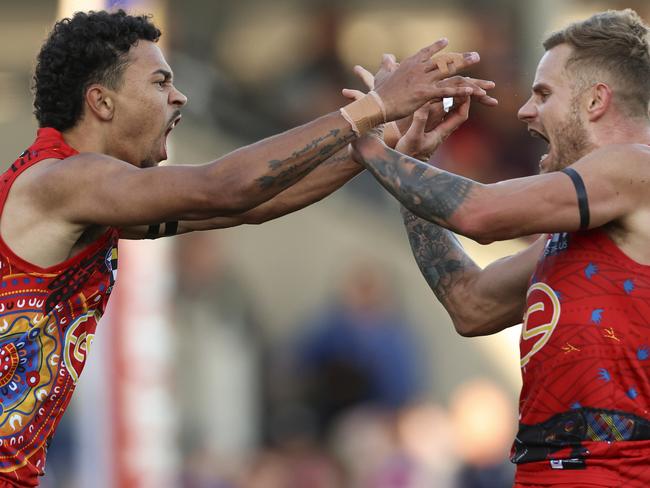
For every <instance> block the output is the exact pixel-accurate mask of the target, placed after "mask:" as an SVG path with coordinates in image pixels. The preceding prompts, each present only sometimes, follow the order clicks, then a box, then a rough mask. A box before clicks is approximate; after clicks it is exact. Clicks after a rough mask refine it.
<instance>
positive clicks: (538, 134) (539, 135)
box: [528, 128, 551, 170]
mask: <svg viewBox="0 0 650 488" xmlns="http://www.w3.org/2000/svg"><path fill="white" fill-rule="evenodd" d="M528 133H529V134H530V135H531V136H533V137H537V138H539V139H542V140H543V141H546V144H548V148H547V150H546V153H545V154H542V156H541V157H540V158H539V167H540V169H541V170H544V167H545V164H544V162H545V160H546V159H547V158H548V156H549V154H550V153H551V141H550V140H549V138H548V137H547V136H546V135H544V134H542V133H541V132H540V131H538V130H535V129H531V128H529V129H528Z"/></svg>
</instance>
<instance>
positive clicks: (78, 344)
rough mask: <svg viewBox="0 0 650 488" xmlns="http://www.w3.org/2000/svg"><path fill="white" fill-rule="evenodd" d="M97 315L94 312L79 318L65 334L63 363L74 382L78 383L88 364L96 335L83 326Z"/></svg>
mask: <svg viewBox="0 0 650 488" xmlns="http://www.w3.org/2000/svg"><path fill="white" fill-rule="evenodd" d="M94 314H95V311H94V310H91V311H90V312H88V313H86V314H85V315H82V316H81V317H79V318H77V320H75V321H74V322H73V323H72V324H71V325H70V327H68V330H67V331H66V333H65V349H64V354H63V361H64V362H65V366H66V368H67V369H68V373H70V376H71V377H72V380H73V381H74V382H75V383H76V382H77V380H78V379H79V376H80V375H81V372H82V371H83V369H84V365H85V364H86V358H87V357H88V354H89V353H90V346H92V343H93V339H94V338H95V335H94V334H92V333H90V332H88V330H87V329H86V327H83V324H84V323H85V322H86V321H87V320H88V319H89V318H91V317H92V316H93V315H94Z"/></svg>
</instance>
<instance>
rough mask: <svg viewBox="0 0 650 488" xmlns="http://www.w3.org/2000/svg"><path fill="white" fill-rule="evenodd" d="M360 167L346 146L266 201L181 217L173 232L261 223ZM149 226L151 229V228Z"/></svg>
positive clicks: (133, 235)
mask: <svg viewBox="0 0 650 488" xmlns="http://www.w3.org/2000/svg"><path fill="white" fill-rule="evenodd" d="M361 171H363V167H362V166H360V165H359V164H358V163H356V162H355V161H353V160H352V158H351V157H350V155H349V150H348V148H347V147H345V148H344V149H341V150H340V151H339V152H337V153H336V154H335V155H334V156H332V157H330V158H328V159H326V160H325V161H324V162H323V163H322V164H321V165H320V166H319V167H318V168H316V169H315V170H314V171H312V172H311V173H310V174H308V175H307V176H306V177H304V178H303V179H302V180H300V181H299V182H298V183H296V184H295V185H293V186H292V187H290V188H288V189H286V190H285V191H283V192H282V193H280V194H279V195H276V196H275V197H273V198H272V199H271V200H269V201H268V202H264V203H263V204H261V205H258V206H257V207H255V208H253V209H251V210H249V211H247V212H244V213H241V214H238V215H229V216H223V217H214V218H209V219H200V220H183V221H181V222H179V223H178V227H177V228H175V230H174V235H178V234H185V233H187V232H192V231H197V230H210V229H223V228H226V227H235V226H238V225H242V224H261V223H264V222H267V221H269V220H273V219H276V218H278V217H282V216H284V215H287V214H289V213H292V212H295V211H297V210H300V209H302V208H304V207H306V206H308V205H311V204H312V203H315V202H318V201H319V200H321V199H323V198H325V197H326V196H328V195H329V194H331V193H333V192H334V191H336V190H338V189H339V188H340V187H341V186H343V185H344V184H345V183H347V182H348V181H350V180H351V179H352V178H353V177H355V176H356V175H358V174H359V173H360V172H361ZM168 228H169V226H168V225H166V224H162V225H153V226H134V227H129V228H125V229H122V232H121V236H122V238H125V239H145V238H158V237H165V235H167V234H166V232H167V231H168ZM152 229H153V230H152Z"/></svg>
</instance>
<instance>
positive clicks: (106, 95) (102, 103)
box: [85, 83, 115, 121]
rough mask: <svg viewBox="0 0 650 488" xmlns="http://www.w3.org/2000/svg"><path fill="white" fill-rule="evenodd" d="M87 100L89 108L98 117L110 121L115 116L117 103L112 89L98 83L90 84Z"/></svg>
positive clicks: (87, 90)
mask: <svg viewBox="0 0 650 488" xmlns="http://www.w3.org/2000/svg"><path fill="white" fill-rule="evenodd" d="M85 101H86V106H87V108H88V110H89V111H90V112H91V113H93V114H94V115H95V116H96V117H97V118H99V119H101V120H103V121H109V120H111V119H112V118H113V113H114V112H115V104H114V102H113V99H112V92H111V90H109V89H107V88H106V87H105V86H102V85H100V84H98V83H95V84H92V85H90V86H89V87H88V88H87V89H86V96H85Z"/></svg>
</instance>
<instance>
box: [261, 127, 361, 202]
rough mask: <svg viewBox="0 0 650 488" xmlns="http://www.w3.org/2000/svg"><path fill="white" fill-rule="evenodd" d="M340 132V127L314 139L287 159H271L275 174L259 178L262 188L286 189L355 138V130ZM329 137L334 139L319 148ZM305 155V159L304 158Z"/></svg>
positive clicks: (271, 166) (270, 164) (270, 166)
mask: <svg viewBox="0 0 650 488" xmlns="http://www.w3.org/2000/svg"><path fill="white" fill-rule="evenodd" d="M340 132H341V131H340V130H339V129H332V130H331V131H329V132H328V133H327V134H325V135H324V136H320V137H318V138H317V139H314V140H313V141H311V142H310V143H309V144H307V145H306V146H305V147H303V148H302V149H299V150H297V151H294V152H293V153H292V154H291V156H289V157H287V158H285V159H273V160H271V161H269V168H270V169H271V170H272V171H274V172H275V174H273V175H269V176H263V177H261V178H258V180H257V181H258V183H259V185H260V188H261V189H263V190H268V189H269V188H272V187H274V186H275V187H280V188H282V189H284V188H287V187H288V186H291V185H292V184H293V183H295V182H296V181H298V180H299V179H300V178H302V177H303V176H305V175H306V174H308V173H309V172H310V171H312V170H313V169H314V168H316V167H317V166H318V165H319V164H320V163H322V162H323V161H325V160H326V159H327V158H329V157H330V156H332V154H334V152H335V151H337V150H339V149H341V147H343V146H344V145H345V144H347V143H348V142H350V141H351V140H352V139H354V138H355V135H354V133H353V132H350V133H349V134H348V135H346V136H340V135H339V133H340ZM328 139H333V140H332V142H329V143H327V144H324V145H322V146H320V148H319V145H320V144H321V143H324V142H325V141H326V140H328ZM316 149H317V152H316V153H315V154H312V155H311V156H307V157H305V155H307V154H309V153H310V152H313V151H314V150H316ZM303 157H304V159H302V158H303Z"/></svg>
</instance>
